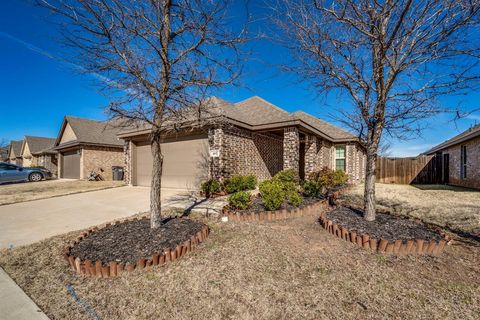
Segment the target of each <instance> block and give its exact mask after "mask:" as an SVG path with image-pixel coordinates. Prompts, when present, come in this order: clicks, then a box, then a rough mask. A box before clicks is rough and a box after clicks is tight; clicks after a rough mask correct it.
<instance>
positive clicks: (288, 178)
mask: <svg viewBox="0 0 480 320" xmlns="http://www.w3.org/2000/svg"><path fill="white" fill-rule="evenodd" d="M273 179H274V180H278V181H280V182H282V183H286V182H291V183H293V184H297V183H298V175H297V172H296V171H295V170H293V169H288V170H282V171H279V172H277V174H275V175H274V176H273Z"/></svg>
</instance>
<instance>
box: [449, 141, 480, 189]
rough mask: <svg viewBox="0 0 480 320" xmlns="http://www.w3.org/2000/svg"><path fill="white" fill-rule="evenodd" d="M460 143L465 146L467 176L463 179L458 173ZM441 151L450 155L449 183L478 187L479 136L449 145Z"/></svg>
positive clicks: (479, 178)
mask: <svg viewBox="0 0 480 320" xmlns="http://www.w3.org/2000/svg"><path fill="white" fill-rule="evenodd" d="M462 145H465V146H466V147H467V177H466V178H465V179H462V178H461V175H460V164H461V151H460V150H461V146H462ZM443 153H448V154H449V155H450V156H449V157H450V160H449V161H450V162H449V184H452V185H456V186H461V187H467V188H476V189H480V137H477V138H474V139H472V140H469V141H467V142H464V143H462V144H458V145H455V146H453V147H450V148H448V149H446V150H444V151H443Z"/></svg>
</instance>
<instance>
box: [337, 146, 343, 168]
mask: <svg viewBox="0 0 480 320" xmlns="http://www.w3.org/2000/svg"><path fill="white" fill-rule="evenodd" d="M335 170H342V171H345V146H344V145H340V146H336V147H335Z"/></svg>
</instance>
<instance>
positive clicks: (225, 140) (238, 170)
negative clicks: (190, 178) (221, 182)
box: [209, 126, 283, 180]
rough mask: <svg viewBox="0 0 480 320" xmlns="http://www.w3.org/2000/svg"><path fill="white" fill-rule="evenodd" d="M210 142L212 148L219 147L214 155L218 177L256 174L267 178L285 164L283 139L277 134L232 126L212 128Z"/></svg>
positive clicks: (261, 178) (213, 167) (214, 164)
mask: <svg viewBox="0 0 480 320" xmlns="http://www.w3.org/2000/svg"><path fill="white" fill-rule="evenodd" d="M209 144H210V149H212V148H216V149H219V150H220V157H218V158H212V172H214V176H215V177H217V178H227V177H229V176H232V175H235V174H243V175H245V174H253V175H255V176H256V177H257V178H258V179H259V180H265V179H270V178H271V177H272V176H273V175H274V174H275V173H277V172H278V171H281V170H282V168H283V139H282V138H281V137H278V136H276V135H274V134H269V133H254V132H251V131H248V130H244V129H240V128H237V127H233V126H229V127H226V128H223V129H219V128H217V129H212V130H210V131H209Z"/></svg>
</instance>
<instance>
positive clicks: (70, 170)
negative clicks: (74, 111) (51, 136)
mask: <svg viewBox="0 0 480 320" xmlns="http://www.w3.org/2000/svg"><path fill="white" fill-rule="evenodd" d="M119 131H120V129H119V128H117V127H116V126H114V122H99V121H94V120H89V119H83V118H76V117H71V116H66V117H65V119H64V120H63V123H62V127H61V129H60V132H59V134H58V137H57V139H56V141H55V147H54V149H55V150H57V151H58V152H59V157H58V164H59V165H58V177H59V178H69V179H87V178H88V176H89V175H90V173H91V172H92V171H95V172H96V173H98V174H100V175H101V176H102V177H103V178H104V179H105V180H112V167H114V166H118V167H124V165H125V158H124V154H123V141H122V140H120V139H118V138H117V134H118V133H119Z"/></svg>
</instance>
